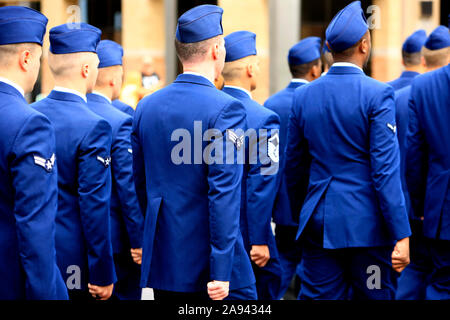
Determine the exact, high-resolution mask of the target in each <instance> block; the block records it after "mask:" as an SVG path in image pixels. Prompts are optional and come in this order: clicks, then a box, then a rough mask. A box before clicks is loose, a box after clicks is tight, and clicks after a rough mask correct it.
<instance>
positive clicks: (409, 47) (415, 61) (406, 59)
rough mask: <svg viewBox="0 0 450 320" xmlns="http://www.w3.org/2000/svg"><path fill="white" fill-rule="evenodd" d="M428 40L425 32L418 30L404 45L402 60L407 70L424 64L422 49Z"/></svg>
mask: <svg viewBox="0 0 450 320" xmlns="http://www.w3.org/2000/svg"><path fill="white" fill-rule="evenodd" d="M426 40H427V33H426V32H425V30H417V31H416V32H414V33H413V34H411V35H410V36H409V37H408V38H407V39H406V40H405V42H404V43H403V47H402V58H403V64H404V65H405V67H406V68H408V67H414V66H419V65H421V64H422V47H423V46H424V44H425V41H426Z"/></svg>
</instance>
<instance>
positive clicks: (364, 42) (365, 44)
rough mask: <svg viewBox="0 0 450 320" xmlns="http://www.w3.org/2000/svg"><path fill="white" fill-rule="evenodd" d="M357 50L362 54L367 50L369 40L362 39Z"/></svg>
mask: <svg viewBox="0 0 450 320" xmlns="http://www.w3.org/2000/svg"><path fill="white" fill-rule="evenodd" d="M359 50H360V51H361V53H364V54H366V53H367V52H368V51H369V41H368V40H367V39H366V38H364V39H362V41H361V44H360V45H359Z"/></svg>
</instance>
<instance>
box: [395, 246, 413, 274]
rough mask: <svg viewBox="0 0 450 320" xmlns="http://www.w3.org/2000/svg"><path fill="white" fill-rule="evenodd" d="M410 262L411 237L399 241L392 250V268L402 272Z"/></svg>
mask: <svg viewBox="0 0 450 320" xmlns="http://www.w3.org/2000/svg"><path fill="white" fill-rule="evenodd" d="M408 264H409V238H404V239H402V240H399V241H397V244H396V245H395V248H394V251H393V252H392V268H393V269H394V270H395V271H397V272H402V271H403V270H404V269H405V268H406V267H407V266H408Z"/></svg>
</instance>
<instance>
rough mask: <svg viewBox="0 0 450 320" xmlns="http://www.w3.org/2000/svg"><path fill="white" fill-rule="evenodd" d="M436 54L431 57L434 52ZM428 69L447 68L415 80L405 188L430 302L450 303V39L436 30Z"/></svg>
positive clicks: (430, 41) (442, 29)
mask: <svg viewBox="0 0 450 320" xmlns="http://www.w3.org/2000/svg"><path fill="white" fill-rule="evenodd" d="M431 51H433V52H431ZM424 55H425V57H426V61H427V64H428V63H429V62H430V63H431V62H432V61H433V62H434V63H436V62H437V61H438V60H441V64H443V65H446V66H445V67H442V68H439V69H437V70H434V71H431V72H427V73H425V74H424V75H422V76H419V77H417V78H416V79H415V80H414V82H413V84H412V88H411V95H410V99H409V119H408V120H409V121H408V133H407V138H406V139H407V142H406V183H407V185H408V191H409V194H410V198H411V206H412V209H413V213H414V215H415V216H416V217H419V218H420V217H423V234H424V236H425V237H426V238H427V240H428V248H429V252H430V255H431V260H432V272H431V278H430V279H429V283H428V286H427V288H426V293H425V298H426V299H431V300H435V299H447V300H448V299H450V154H449V150H450V127H449V125H448V124H449V122H450V65H449V62H450V35H449V30H448V28H446V27H444V26H440V27H438V28H437V29H436V30H434V31H433V33H432V34H431V35H430V37H429V39H428V40H427V43H426V44H425V49H424Z"/></svg>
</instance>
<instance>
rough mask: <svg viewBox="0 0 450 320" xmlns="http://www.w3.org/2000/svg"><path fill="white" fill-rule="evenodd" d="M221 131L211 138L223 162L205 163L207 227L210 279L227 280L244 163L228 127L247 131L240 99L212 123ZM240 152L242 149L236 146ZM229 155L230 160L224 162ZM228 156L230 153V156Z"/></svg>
mask: <svg viewBox="0 0 450 320" xmlns="http://www.w3.org/2000/svg"><path fill="white" fill-rule="evenodd" d="M212 127H213V128H216V129H217V130H218V131H220V132H221V134H222V138H220V139H219V138H218V139H216V140H214V141H213V142H212V143H213V144H215V146H216V147H217V150H220V149H222V150H223V155H222V156H223V161H222V163H218V162H219V161H216V162H214V163H211V164H209V165H208V184H209V192H208V199H209V227H210V241H211V243H210V245H211V254H210V274H211V280H218V281H230V278H231V271H232V266H233V256H234V248H235V244H236V241H237V239H238V237H239V233H240V230H239V217H240V206H241V183H242V174H243V165H242V164H238V161H237V160H238V158H237V157H238V152H237V151H238V150H237V147H236V144H235V143H233V142H231V141H232V140H233V141H236V140H234V139H233V138H232V137H231V136H230V132H227V129H241V130H242V133H241V134H243V132H245V130H246V113H245V107H244V106H243V105H242V104H241V103H240V102H239V101H233V102H231V103H229V104H228V105H227V106H225V108H224V109H223V110H222V112H221V113H220V115H219V116H218V118H217V119H216V121H215V123H213V124H212ZM239 149H240V150H241V151H242V150H243V148H239ZM226 150H229V151H230V154H228V156H229V157H228V158H229V159H230V158H231V159H233V162H232V163H227V162H229V161H227V151H226ZM230 155H231V156H230Z"/></svg>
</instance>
